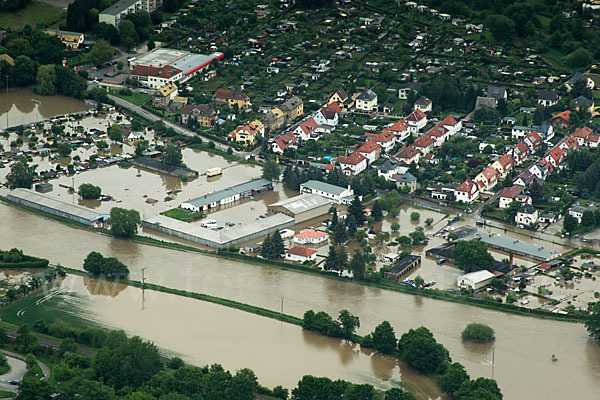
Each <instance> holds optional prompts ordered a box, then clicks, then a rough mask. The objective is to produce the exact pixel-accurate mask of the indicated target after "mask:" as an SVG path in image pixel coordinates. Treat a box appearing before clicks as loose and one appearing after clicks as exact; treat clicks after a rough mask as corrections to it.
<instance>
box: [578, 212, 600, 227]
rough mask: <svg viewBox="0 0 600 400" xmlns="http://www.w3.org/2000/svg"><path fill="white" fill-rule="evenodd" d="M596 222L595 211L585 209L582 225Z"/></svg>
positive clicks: (592, 224)
mask: <svg viewBox="0 0 600 400" xmlns="http://www.w3.org/2000/svg"><path fill="white" fill-rule="evenodd" d="M595 224H596V216H595V215H594V211H592V210H585V211H584V212H583V215H582V217H581V225H583V226H594V225H595Z"/></svg>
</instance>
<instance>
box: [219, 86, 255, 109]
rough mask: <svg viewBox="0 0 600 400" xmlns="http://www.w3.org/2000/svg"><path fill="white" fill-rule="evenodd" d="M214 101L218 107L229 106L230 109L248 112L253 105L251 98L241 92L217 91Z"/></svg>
mask: <svg viewBox="0 0 600 400" xmlns="http://www.w3.org/2000/svg"><path fill="white" fill-rule="evenodd" d="M214 100H215V104H217V105H223V104H227V106H228V107H229V108H236V107H237V109H238V110H246V109H248V108H250V105H251V104H250V98H249V97H248V96H247V95H246V94H245V93H244V92H240V91H239V90H231V89H222V88H221V89H217V91H216V93H215V98H214Z"/></svg>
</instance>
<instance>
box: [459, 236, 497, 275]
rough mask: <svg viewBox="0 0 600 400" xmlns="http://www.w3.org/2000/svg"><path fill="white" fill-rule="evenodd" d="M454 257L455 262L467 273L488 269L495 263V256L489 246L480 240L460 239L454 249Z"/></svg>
mask: <svg viewBox="0 0 600 400" xmlns="http://www.w3.org/2000/svg"><path fill="white" fill-rule="evenodd" d="M452 258H453V259H454V264H456V266H458V267H459V268H461V269H462V270H464V271H465V273H469V272H473V271H479V270H482V269H486V268H489V267H491V266H492V265H493V264H494V258H493V257H492V255H491V254H490V253H489V251H488V250H487V246H486V245H485V243H483V242H481V241H479V240H461V241H459V242H458V243H456V245H455V246H454V248H453V249H452Z"/></svg>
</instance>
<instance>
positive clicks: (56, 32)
mask: <svg viewBox="0 0 600 400" xmlns="http://www.w3.org/2000/svg"><path fill="white" fill-rule="evenodd" d="M44 33H45V34H47V35H50V36H57V37H58V38H59V39H60V41H61V42H62V44H63V45H64V46H65V47H68V48H70V49H78V48H79V46H80V45H81V44H83V41H84V40H85V35H84V34H83V33H79V32H69V31H63V30H61V29H44Z"/></svg>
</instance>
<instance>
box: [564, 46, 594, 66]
mask: <svg viewBox="0 0 600 400" xmlns="http://www.w3.org/2000/svg"><path fill="white" fill-rule="evenodd" d="M592 61H594V55H593V54H592V53H590V52H589V51H588V50H587V49H585V48H583V47H579V48H578V49H576V50H575V51H573V52H572V53H571V54H569V55H568V56H567V57H566V58H565V63H566V64H567V65H568V66H569V67H574V68H580V67H587V66H588V65H589V64H591V63H592Z"/></svg>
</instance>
